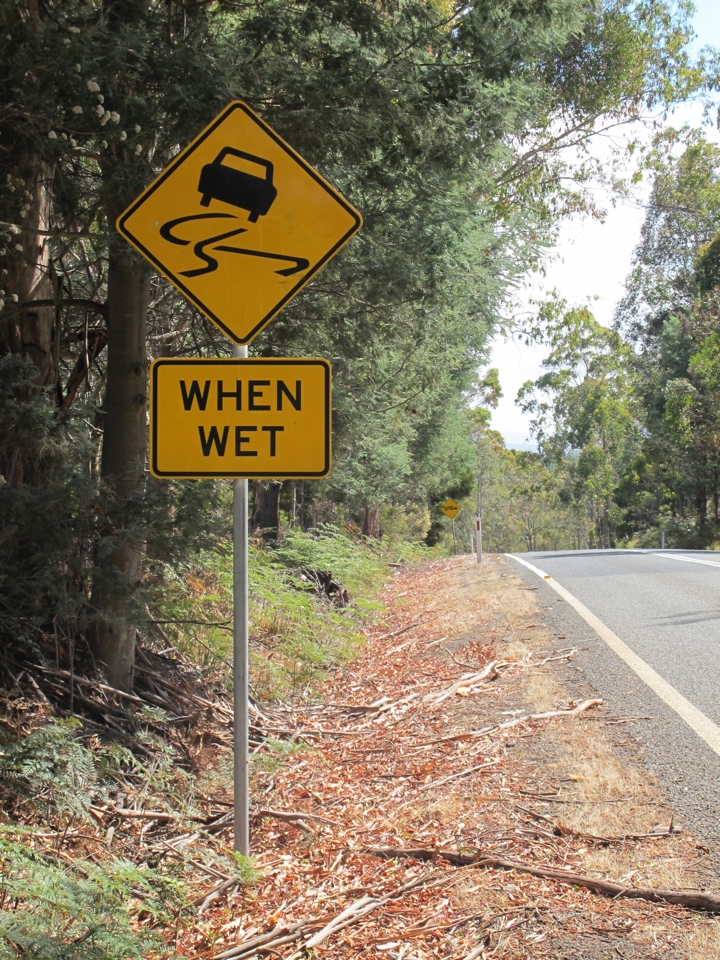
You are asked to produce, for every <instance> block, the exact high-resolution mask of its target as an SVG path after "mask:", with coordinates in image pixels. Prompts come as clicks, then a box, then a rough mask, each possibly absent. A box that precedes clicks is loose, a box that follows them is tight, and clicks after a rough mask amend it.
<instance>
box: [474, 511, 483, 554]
mask: <svg viewBox="0 0 720 960" xmlns="http://www.w3.org/2000/svg"><path fill="white" fill-rule="evenodd" d="M475 544H476V547H477V562H478V563H482V558H483V543H482V517H477V518H476V520H475Z"/></svg>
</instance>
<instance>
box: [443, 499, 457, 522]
mask: <svg viewBox="0 0 720 960" xmlns="http://www.w3.org/2000/svg"><path fill="white" fill-rule="evenodd" d="M440 509H441V510H442V512H443V513H444V514H445V516H446V517H450V519H451V520H454V519H455V517H456V516H457V515H458V513H459V512H460V504H459V503H456V501H455V500H452V499H451V498H450V497H448V499H447V500H446V501H445V503H444V504H443V505H442V507H441V508H440Z"/></svg>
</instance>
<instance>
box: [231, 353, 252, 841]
mask: <svg viewBox="0 0 720 960" xmlns="http://www.w3.org/2000/svg"><path fill="white" fill-rule="evenodd" d="M247 355H248V348H247V347H246V346H233V357H237V358H239V359H240V358H245V357H247ZM248 647H249V636H248V482H247V480H233V721H234V722H233V727H234V731H235V738H234V741H235V742H234V744H233V775H234V796H233V812H234V825H235V845H234V849H235V851H236V852H237V853H241V854H242V855H243V856H244V857H249V856H250V773H249V769H250V755H249V742H250V720H249V706H250V698H249V694H248V690H249V676H248V674H249V654H248Z"/></svg>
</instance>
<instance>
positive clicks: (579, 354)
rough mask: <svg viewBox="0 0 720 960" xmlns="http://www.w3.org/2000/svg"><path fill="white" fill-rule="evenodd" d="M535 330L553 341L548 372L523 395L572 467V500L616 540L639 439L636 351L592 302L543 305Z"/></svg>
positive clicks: (536, 426)
mask: <svg viewBox="0 0 720 960" xmlns="http://www.w3.org/2000/svg"><path fill="white" fill-rule="evenodd" d="M536 331H537V333H536V335H537V336H538V337H540V338H541V339H542V340H544V341H545V342H546V343H547V344H548V346H549V347H550V348H551V349H550V353H549V354H548V356H547V357H546V358H545V360H543V367H544V368H545V370H546V372H545V373H544V374H542V376H540V377H538V379H537V380H535V381H528V382H527V383H525V384H524V385H523V387H522V389H521V390H520V393H519V395H518V399H519V401H520V403H521V407H522V409H523V410H524V411H526V412H528V413H531V414H532V415H533V416H534V419H533V420H532V423H531V431H532V433H533V434H534V435H535V437H536V438H537V439H538V442H539V444H540V449H541V451H542V453H543V454H544V456H545V457H546V458H547V460H548V461H549V462H550V463H553V464H554V465H555V466H556V468H559V469H562V470H563V471H564V472H565V474H566V476H567V483H568V490H569V493H570V496H571V497H572V499H573V500H575V501H576V502H578V503H582V504H586V505H587V508H588V510H589V512H590V516H591V518H592V522H593V524H594V526H595V530H596V536H597V543H598V544H599V545H600V546H604V547H609V546H611V544H612V542H613V539H614V527H615V522H616V519H617V518H616V517H615V516H614V512H615V510H616V508H615V504H614V492H615V489H616V487H617V485H618V482H619V479H620V477H621V476H622V474H623V471H624V469H625V466H626V464H627V463H628V462H629V460H630V459H631V458H632V456H633V455H634V454H635V452H636V450H637V449H638V444H639V439H640V434H639V422H638V418H637V412H636V409H635V401H634V397H633V390H632V381H631V378H630V371H631V364H632V352H631V350H630V348H629V346H628V345H627V344H626V343H624V342H623V340H622V339H621V337H620V335H619V334H618V333H617V331H614V330H610V329H608V328H607V327H604V326H602V325H601V324H600V323H598V322H597V320H595V318H594V317H593V315H592V314H591V312H590V311H589V310H588V309H587V307H581V308H575V309H570V310H568V309H567V304H566V303H565V302H564V301H559V302H551V303H548V304H546V305H545V306H544V308H543V310H542V311H541V315H540V317H539V319H538V324H537V327H536Z"/></svg>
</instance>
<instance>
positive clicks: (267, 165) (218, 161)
mask: <svg viewBox="0 0 720 960" xmlns="http://www.w3.org/2000/svg"><path fill="white" fill-rule="evenodd" d="M225 157H238V158H240V159H241V160H247V161H248V162H249V163H251V164H253V165H254V166H260V167H263V168H264V171H265V175H264V176H257V175H256V174H254V173H247V172H246V171H245V170H238V169H236V168H235V167H230V166H227V165H225V164H223V160H224V159H225ZM198 190H199V191H200V193H201V194H202V200H201V201H200V203H201V204H202V206H203V207H207V206H209V204H210V201H211V200H221V201H222V202H223V203H229V204H231V205H232V206H234V207H240V208H241V209H243V210H248V211H249V212H250V216H249V217H248V219H249V221H250V223H255V222H256V221H257V218H258V217H262V216H264V215H265V214H266V213H267V212H268V210H269V209H270V207H271V206H272V203H273V200H274V199H275V197H276V196H277V190H276V189H275V187H274V186H273V165H272V163H271V162H270V161H269V160H263V159H262V158H261V157H255V156H253V154H251V153H243V152H242V151H241V150H234V149H233V148H232V147H223V149H222V150H221V151H220V153H219V154H218V155H217V157H215V159H214V160H213V162H212V163H206V164H205V166H204V167H203V168H202V172H201V173H200V183H199V185H198Z"/></svg>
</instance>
